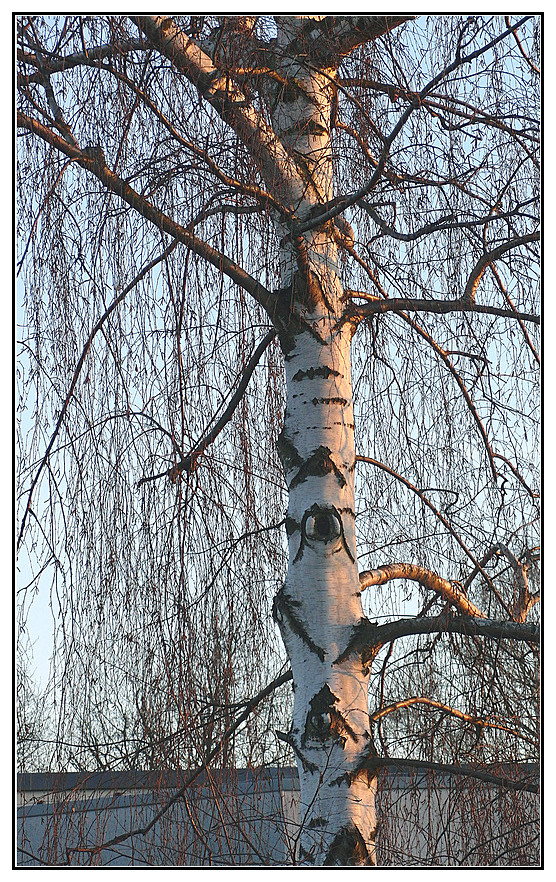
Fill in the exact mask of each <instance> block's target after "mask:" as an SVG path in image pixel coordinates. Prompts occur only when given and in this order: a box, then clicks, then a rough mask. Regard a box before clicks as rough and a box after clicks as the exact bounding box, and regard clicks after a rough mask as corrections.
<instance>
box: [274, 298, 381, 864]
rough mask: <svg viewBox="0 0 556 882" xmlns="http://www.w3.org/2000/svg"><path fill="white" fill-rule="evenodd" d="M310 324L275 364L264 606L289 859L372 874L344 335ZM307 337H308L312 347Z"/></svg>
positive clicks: (325, 323) (331, 320) (330, 324)
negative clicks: (277, 404)
mask: <svg viewBox="0 0 556 882" xmlns="http://www.w3.org/2000/svg"><path fill="white" fill-rule="evenodd" d="M335 325H336V322H335V317H334V316H333V315H329V314H326V313H325V314H322V315H320V316H318V317H317V316H315V317H314V318H313V320H312V321H311V324H310V326H311V330H312V332H311V331H309V330H307V331H304V332H303V333H301V334H299V336H297V337H296V339H295V345H294V347H293V348H292V349H291V350H290V351H289V352H288V353H287V354H286V374H287V385H288V404H287V411H286V415H285V420H284V428H283V431H282V434H281V437H280V440H279V451H280V456H281V459H282V462H283V465H284V470H285V474H286V478H287V482H288V486H289V507H288V518H287V529H288V537H289V553H290V559H289V568H288V574H287V578H286V581H285V584H284V586H283V588H282V590H281V591H280V593H279V595H278V597H277V599H276V604H275V614H276V618H277V620H278V622H279V624H280V628H281V632H282V635H283V639H284V642H285V644H286V648H287V651H288V655H289V657H290V661H291V666H292V670H293V677H294V689H295V695H294V715H293V725H292V730H291V733H290V738H289V740H290V743H291V744H292V746H293V748H294V750H295V752H296V754H297V757H298V764H299V774H300V780H301V818H302V823H303V832H302V835H301V839H300V858H301V860H302V862H310V863H331V864H350V863H374V835H375V832H374V831H375V826H376V818H375V809H374V792H375V786H374V781H373V780H372V779H369V778H368V776H367V774H366V773H365V772H364V771H363V770H362V769H361V768H360V766H361V764H362V762H363V761H364V758H365V756H366V755H367V752H368V750H369V748H370V734H369V715H368V704H367V701H368V699H367V676H366V675H365V673H364V672H363V671H362V665H361V660H360V657H359V655H358V654H356V653H354V654H352V653H348V654H347V656H346V657H345V658H344V659H343V660H342V661H340V662H338V661H337V660H338V659H339V658H340V657H341V656H342V655H343V653H344V651H345V650H346V648H347V646H348V644H349V643H350V641H351V640H352V638H353V635H354V628H355V627H356V626H357V625H358V624H359V622H360V619H361V617H362V609H361V603H360V598H359V594H358V590H359V579H358V572H357V563H356V548H355V528H354V486H353V484H354V467H355V451H354V425H353V406H352V392H351V378H350V339H349V338H350V331H349V329H348V328H347V327H344V328H343V329H342V330H340V331H338V330H337V329H336V327H335ZM316 335H318V338H317V336H316Z"/></svg>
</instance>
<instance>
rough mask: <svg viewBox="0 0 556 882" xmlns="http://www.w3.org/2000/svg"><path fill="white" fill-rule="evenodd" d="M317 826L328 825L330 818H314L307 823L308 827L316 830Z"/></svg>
mask: <svg viewBox="0 0 556 882" xmlns="http://www.w3.org/2000/svg"><path fill="white" fill-rule="evenodd" d="M315 827H328V818H312V819H311V820H310V821H309V823H308V824H307V829H308V830H314V829H315Z"/></svg>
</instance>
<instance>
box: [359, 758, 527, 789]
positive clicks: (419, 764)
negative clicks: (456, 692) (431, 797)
mask: <svg viewBox="0 0 556 882" xmlns="http://www.w3.org/2000/svg"><path fill="white" fill-rule="evenodd" d="M384 767H390V768H394V769H397V768H398V769H400V770H401V769H403V768H410V769H423V770H425V769H426V770H428V771H431V772H443V773H446V772H448V773H449V774H452V775H463V776H465V777H468V778H477V779H478V780H479V781H486V782H488V783H489V784H497V785H499V786H500V787H504V788H505V789H507V790H519V791H522V790H525V791H528V792H530V793H538V791H539V783H538V772H537V773H536V774H535V775H531V776H528V777H526V778H521V779H517V780H516V779H514V778H507V777H505V776H501V775H494V774H492V773H491V772H487V771H486V770H485V769H484V768H479V767H473V766H459V765H454V764H451V763H435V762H428V761H427V760H412V759H401V758H400V759H397V758H395V757H369V758H368V759H367V760H366V761H365V769H369V770H370V769H380V768H384Z"/></svg>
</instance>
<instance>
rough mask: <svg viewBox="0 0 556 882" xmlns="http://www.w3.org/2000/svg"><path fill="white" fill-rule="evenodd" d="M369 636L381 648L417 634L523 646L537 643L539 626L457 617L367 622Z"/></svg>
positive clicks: (538, 640)
mask: <svg viewBox="0 0 556 882" xmlns="http://www.w3.org/2000/svg"><path fill="white" fill-rule="evenodd" d="M369 626H370V627H369V636H371V635H372V645H373V646H376V645H379V644H380V645H383V644H384V643H389V642H390V641H391V640H397V639H398V638H400V637H408V636H410V635H411V636H416V635H418V634H434V633H439V634H464V635H465V636H467V637H490V638H492V639H493V640H520V641H523V642H525V643H537V644H538V643H539V642H540V629H539V626H538V625H532V624H525V623H521V622H500V621H496V620H494V619H478V618H457V617H455V616H445V615H440V616H434V617H430V618H422V619H415V618H412V619H397V620H396V621H394V622H387V623H386V624H385V625H373V624H372V623H371V622H369Z"/></svg>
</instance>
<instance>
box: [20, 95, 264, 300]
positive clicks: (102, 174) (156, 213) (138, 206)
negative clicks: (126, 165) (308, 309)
mask: <svg viewBox="0 0 556 882" xmlns="http://www.w3.org/2000/svg"><path fill="white" fill-rule="evenodd" d="M17 124H18V126H20V127H21V128H24V129H27V130H28V131H30V132H33V133H34V134H36V135H38V136H39V137H41V138H42V139H43V140H44V141H46V142H48V143H49V144H51V145H52V146H53V147H56V148H57V149H58V150H60V152H61V153H65V155H66V156H69V157H71V158H72V159H75V160H76V161H77V162H78V163H79V165H81V166H82V167H83V168H86V169H88V170H89V171H91V172H92V173H93V174H94V175H95V176H96V177H97V178H98V179H99V181H101V182H102V183H103V184H104V185H105V186H106V188H107V189H108V190H110V191H111V192H112V193H115V194H116V196H119V197H120V199H123V201H124V202H127V204H128V205H130V206H131V207H132V208H134V209H135V210H136V211H138V212H139V214H141V215H142V216H143V217H144V218H145V219H146V220H149V221H150V222H151V223H153V224H154V225H155V226H156V227H158V229H159V230H161V232H163V233H168V234H169V235H170V236H172V237H173V238H174V239H177V240H178V241H179V242H183V244H184V245H187V247H188V248H190V249H191V251H193V252H194V253H195V254H198V255H199V257H203V258H205V260H207V261H208V262H209V263H211V264H212V265H213V266H215V267H216V268H217V269H219V270H220V271H221V272H223V273H224V274H225V275H227V276H229V277H230V278H231V279H232V281H234V282H235V283H236V284H238V285H239V286H240V287H241V288H243V289H244V290H245V291H248V292H249V293H250V294H251V295H252V296H253V297H254V298H255V300H257V302H258V303H260V305H261V306H263V307H264V308H265V309H266V310H267V311H268V312H269V314H270V315H271V316H272V315H273V314H274V311H275V308H276V299H275V297H274V296H273V294H271V292H270V291H267V289H266V288H265V287H264V286H263V285H261V284H260V282H258V281H257V280H256V279H254V278H253V277H252V276H250V275H249V274H248V273H247V272H246V271H245V270H244V269H243V268H242V267H240V266H239V265H238V264H237V263H235V262H234V261H233V260H230V258H229V257H226V255H224V254H221V252H220V251H217V250H216V249H215V248H213V247H212V246H211V245H209V244H208V243H207V242H203V240H202V239H199V238H198V237H197V236H195V235H194V234H193V233H190V232H188V230H187V228H185V227H182V226H181V225H180V224H178V223H176V221H174V220H172V219H171V218H170V217H168V215H166V214H164V212H162V211H160V210H159V209H157V208H155V207H154V205H152V204H151V203H150V202H148V201H147V200H146V199H145V198H144V197H143V196H140V195H139V193H137V192H136V191H135V190H134V189H133V188H132V187H130V186H129V184H128V183H127V181H124V180H123V179H122V178H121V177H119V175H116V174H115V173H114V172H113V171H111V170H110V169H109V168H108V166H107V165H106V164H105V163H103V162H99V161H98V159H97V156H96V155H92V154H91V153H89V154H87V153H86V152H85V151H81V150H79V149H78V148H76V147H73V146H72V145H70V144H68V143H67V142H66V141H64V139H63V138H61V137H59V136H58V135H56V134H55V133H54V132H52V131H51V130H50V129H48V128H47V127H46V126H44V125H42V123H40V122H38V120H35V119H32V118H31V117H28V116H27V115H26V114H23V113H20V112H19V111H18V114H17Z"/></svg>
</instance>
